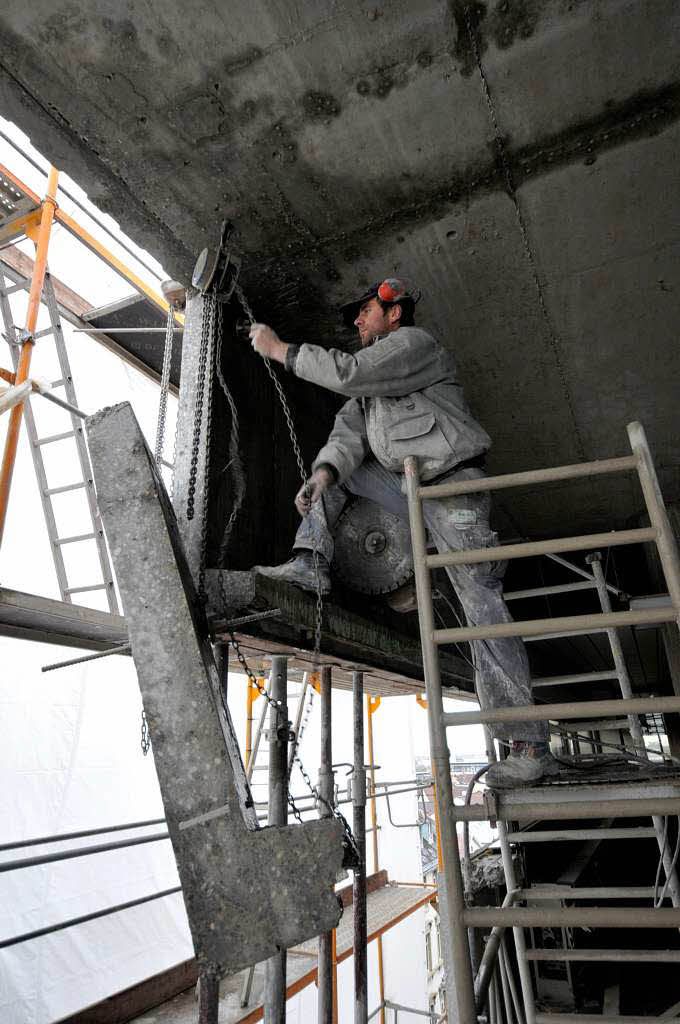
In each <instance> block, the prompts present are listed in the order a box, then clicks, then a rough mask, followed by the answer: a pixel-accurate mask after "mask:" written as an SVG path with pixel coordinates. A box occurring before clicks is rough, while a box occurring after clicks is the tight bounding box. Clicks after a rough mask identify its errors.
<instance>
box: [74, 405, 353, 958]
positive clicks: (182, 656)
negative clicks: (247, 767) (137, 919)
mask: <svg viewBox="0 0 680 1024" xmlns="http://www.w3.org/2000/svg"><path fill="white" fill-rule="evenodd" d="M87 427H88V438H89V443H90V451H91V455H92V464H93V469H94V475H95V482H96V485H97V495H98V500H99V506H100V509H101V513H102V517H103V520H104V524H105V527H106V531H107V536H108V538H109V542H110V546H111V555H112V559H113V563H114V566H115V570H116V576H117V578H118V581H119V586H120V591H121V596H122V599H123V604H124V608H125V616H126V623H127V625H128V630H129V636H130V642H131V645H132V654H133V658H134V660H135V664H136V667H137V673H138V677H139V684H140V688H141V690H142V696H143V699H144V706H145V709H146V712H147V717H148V720H149V727H150V732H151V738H152V741H153V749H154V756H155V762H156V769H157V771H158V777H159V781H160V785H161V791H162V795H163V803H164V806H165V813H166V817H167V821H168V828H169V831H170V836H171V839H172V843H173V847H174V851H175V856H176V858H177V865H178V869H179V873H180V877H181V880H182V887H183V892H184V900H185V903H186V908H187V914H188V917H189V923H190V927H191V932H192V936H193V940H194V946H195V949H196V954H197V956H198V958H199V960H200V962H201V964H202V966H203V967H204V968H206V969H208V970H210V971H215V972H218V973H224V972H226V971H234V970H238V969H239V968H240V967H243V966H245V965H247V964H251V963H254V962H256V961H260V960H263V959H266V958H267V957H269V956H271V955H272V954H273V953H275V952H276V951H277V950H278V949H281V948H286V947H289V946H291V945H293V944H294V943H295V942H299V941H302V940H303V939H306V938H310V937H312V936H315V935H317V934H319V933H320V932H323V931H328V930H329V929H330V928H333V927H335V925H336V924H337V922H338V919H339V917H340V910H339V907H338V903H337V900H336V899H335V897H334V896H333V894H332V888H333V883H334V881H335V877H336V874H337V872H338V870H339V868H340V865H341V862H342V827H341V825H340V823H339V822H337V821H335V820H324V821H317V822H308V823H305V825H303V826H299V825H294V826H286V827H282V828H267V829H262V830H258V828H257V820H256V817H255V810H254V807H253V801H252V797H251V794H250V789H249V786H248V783H247V781H246V777H245V772H244V769H243V764H242V762H241V757H240V753H239V750H238V745H237V742H236V737H235V734H234V730H233V725H232V722H231V718H230V716H229V711H228V708H227V706H226V702H223V700H222V696H221V690H220V684H219V677H218V673H217V669H216V667H215V662H214V659H213V654H212V648H211V644H210V640H209V637H208V631H207V627H206V620H205V617H204V613H203V609H202V607H201V606H200V605H199V603H198V601H197V598H196V593H195V589H194V586H193V581H192V578H191V574H190V572H189V569H188V566H187V562H186V558H185V556H184V551H183V549H182V545H181V542H180V539H179V533H178V530H177V522H176V519H175V515H174V512H173V510H172V507H171V505H170V502H169V499H168V496H167V494H166V492H165V488H164V486H163V483H162V481H161V479H160V477H159V475H158V472H157V469H156V466H155V463H154V460H153V457H152V455H151V453H150V451H149V449H148V447H147V444H146V442H145V440H144V437H143V435H142V433H141V430H140V428H139V425H138V423H137V421H136V419H135V416H134V413H133V412H132V409H131V407H130V405H129V404H127V403H125V404H122V405H118V406H114V407H112V408H109V409H104V410H102V411H101V412H99V413H97V414H96V415H94V416H92V417H90V418H89V419H88V421H87ZM302 891H304V892H305V899H304V900H300V898H299V897H300V892H302Z"/></svg>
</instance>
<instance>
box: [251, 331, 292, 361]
mask: <svg viewBox="0 0 680 1024" xmlns="http://www.w3.org/2000/svg"><path fill="white" fill-rule="evenodd" d="M250 343H251V345H252V346H253V348H254V349H255V351H256V352H257V353H259V355H261V356H265V357H266V358H267V359H274V360H276V362H277V363H284V362H285V361H286V352H287V351H288V345H287V343H286V342H285V341H281V339H280V338H279V336H278V334H277V333H276V331H273V330H272V329H271V327H267V325H266V324H251V327H250Z"/></svg>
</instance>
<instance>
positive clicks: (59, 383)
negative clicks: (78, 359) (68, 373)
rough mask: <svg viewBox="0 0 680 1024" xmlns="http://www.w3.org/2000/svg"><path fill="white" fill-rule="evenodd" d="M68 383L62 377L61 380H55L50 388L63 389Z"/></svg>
mask: <svg viewBox="0 0 680 1024" xmlns="http://www.w3.org/2000/svg"><path fill="white" fill-rule="evenodd" d="M68 379H69V380H70V379H71V378H70V377H69V378H68ZM66 383H67V381H66V379H65V378H64V377H62V378H61V380H53V381H52V383H51V384H50V387H51V388H63V386H64V384H66Z"/></svg>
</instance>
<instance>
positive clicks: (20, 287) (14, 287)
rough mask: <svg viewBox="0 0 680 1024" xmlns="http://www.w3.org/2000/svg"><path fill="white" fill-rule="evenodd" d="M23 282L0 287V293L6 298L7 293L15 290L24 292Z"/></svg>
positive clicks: (12, 292)
mask: <svg viewBox="0 0 680 1024" xmlns="http://www.w3.org/2000/svg"><path fill="white" fill-rule="evenodd" d="M25 291H26V285H25V284H13V285H12V286H11V287H10V288H0V295H2V296H4V298H7V297H8V296H9V295H14V293H15V292H25Z"/></svg>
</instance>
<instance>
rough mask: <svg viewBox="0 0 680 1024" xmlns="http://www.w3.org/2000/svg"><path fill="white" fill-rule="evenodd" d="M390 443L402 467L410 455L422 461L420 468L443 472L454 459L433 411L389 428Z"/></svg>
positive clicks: (392, 451) (388, 437) (427, 470)
mask: <svg viewBox="0 0 680 1024" xmlns="http://www.w3.org/2000/svg"><path fill="white" fill-rule="evenodd" d="M386 433H387V438H386V439H387V446H388V448H389V451H390V454H391V456H392V457H393V458H394V459H395V460H396V462H397V463H398V465H399V468H400V469H401V468H402V467H403V463H404V459H405V458H406V456H407V455H415V456H416V458H418V459H420V460H421V463H422V464H421V470H422V471H426V472H427V473H431V472H432V470H433V468H434V467H436V469H435V471H436V472H441V471H442V470H443V469H444V468H446V467H447V466H449V465H451V464H452V462H453V461H454V456H453V450H452V448H451V445H450V444H449V442H448V440H447V438H446V436H445V435H444V433H443V432H442V429H441V427H440V426H439V424H438V423H437V418H436V416H435V415H434V413H432V412H425V413H420V414H418V415H416V416H409V417H408V419H402V420H399V421H398V422H396V423H392V424H390V426H389V427H388V428H387V431H386Z"/></svg>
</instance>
